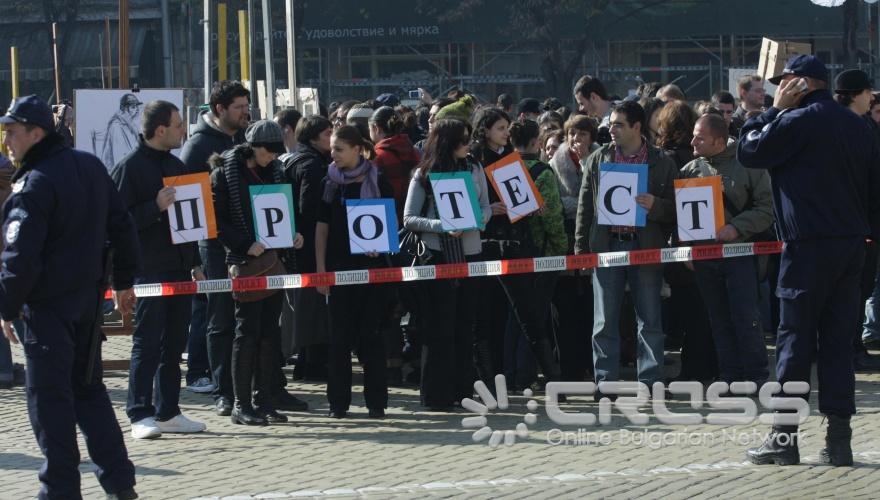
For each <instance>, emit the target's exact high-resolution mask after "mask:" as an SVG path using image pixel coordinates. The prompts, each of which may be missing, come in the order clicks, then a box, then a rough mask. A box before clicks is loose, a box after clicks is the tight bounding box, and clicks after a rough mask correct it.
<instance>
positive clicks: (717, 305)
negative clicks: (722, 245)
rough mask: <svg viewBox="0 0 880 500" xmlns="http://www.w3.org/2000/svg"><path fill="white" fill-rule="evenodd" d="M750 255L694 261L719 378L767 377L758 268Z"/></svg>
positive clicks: (758, 381) (760, 380)
mask: <svg viewBox="0 0 880 500" xmlns="http://www.w3.org/2000/svg"><path fill="white" fill-rule="evenodd" d="M755 264H756V262H755V258H754V257H736V258H731V259H722V260H713V261H699V262H695V263H694V271H695V272H696V275H697V285H698V286H699V287H700V292H701V293H702V295H703V301H704V302H705V303H706V309H707V310H708V312H709V322H710V323H711V324H712V339H713V340H714V341H715V352H716V353H717V354H718V372H719V378H720V379H721V380H722V381H723V382H727V383H731V382H740V381H744V382H755V383H756V384H758V387H760V386H761V385H763V384H764V382H766V381H767V378H768V377H769V376H770V372H769V369H768V364H767V346H766V345H765V344H764V334H763V332H762V328H761V321H760V314H759V312H758V271H757V269H756V267H755Z"/></svg>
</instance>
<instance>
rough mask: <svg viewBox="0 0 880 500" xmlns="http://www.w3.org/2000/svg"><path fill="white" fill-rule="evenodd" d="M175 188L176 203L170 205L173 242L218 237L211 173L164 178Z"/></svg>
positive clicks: (165, 183) (187, 241)
mask: <svg viewBox="0 0 880 500" xmlns="http://www.w3.org/2000/svg"><path fill="white" fill-rule="evenodd" d="M162 183H163V184H164V185H165V187H173V188H174V191H175V193H174V203H172V204H171V205H170V206H169V207H168V223H169V226H170V228H171V242H172V243H174V244H175V245H179V244H182V243H192V242H194V241H199V240H209V239H211V238H216V237H217V222H216V219H215V218H214V200H213V198H212V196H211V178H210V176H209V174H208V173H206V172H203V173H199V174H190V175H178V176H174V177H165V178H163V179H162Z"/></svg>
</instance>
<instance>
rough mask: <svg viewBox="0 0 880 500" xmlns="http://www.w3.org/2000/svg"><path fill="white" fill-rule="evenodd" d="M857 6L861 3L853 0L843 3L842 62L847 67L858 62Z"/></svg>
mask: <svg viewBox="0 0 880 500" xmlns="http://www.w3.org/2000/svg"><path fill="white" fill-rule="evenodd" d="M859 8H861V3H860V2H857V1H855V0H850V1H848V2H846V3H844V4H843V64H844V66H846V67H847V68H854V67H856V64H857V63H858V59H857V57H856V55H857V52H858V45H857V44H856V34H857V32H858V27H859ZM829 62H830V61H829Z"/></svg>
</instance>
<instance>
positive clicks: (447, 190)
mask: <svg viewBox="0 0 880 500" xmlns="http://www.w3.org/2000/svg"><path fill="white" fill-rule="evenodd" d="M428 178H429V179H430V181H431V189H432V190H433V191H434V204H435V205H436V207H437V217H438V218H439V219H440V221H441V223H442V226H443V230H444V231H468V230H471V229H483V228H484V227H485V226H484V224H483V215H482V210H480V202H479V201H478V200H477V190H476V189H475V188H474V179H473V177H471V173H470V172H446V173H438V174H429V175H428Z"/></svg>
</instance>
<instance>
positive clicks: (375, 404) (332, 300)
mask: <svg viewBox="0 0 880 500" xmlns="http://www.w3.org/2000/svg"><path fill="white" fill-rule="evenodd" d="M330 154H331V156H332V157H333V163H331V164H330V168H329V169H328V170H327V177H325V178H324V181H323V192H324V195H323V198H322V200H321V203H320V205H319V207H318V217H317V220H318V224H317V226H316V227H315V255H316V259H315V261H316V264H317V270H318V272H319V273H324V272H335V271H349V270H355V269H370V268H375V267H384V266H385V260H383V259H380V258H379V255H378V254H376V253H368V254H352V253H351V247H350V244H349V237H348V220H347V212H346V208H345V200H352V199H369V198H393V197H394V192H393V189H392V188H391V184H390V183H389V182H388V181H387V180H386V179H385V178H384V177H383V176H382V174H381V173H380V172H379V169H378V168H376V166H375V165H373V163H372V162H371V161H370V160H369V159H367V157H371V156H372V155H373V144H372V143H371V142H370V141H369V140H367V139H365V138H364V137H363V136H362V135H361V134H360V132H358V129H357V128H355V127H353V126H351V125H346V126H343V127H341V128H339V129H337V130H336V131H335V132H333V137H332V139H331V140H330ZM318 292H319V293H321V294H323V295H324V296H326V297H327V301H328V303H329V305H330V355H329V361H328V377H327V399H328V401H329V403H330V416H331V417H333V418H345V417H346V416H348V408H349V406H350V405H351V351H352V349H354V350H356V351H357V353H358V358H359V359H360V362H361V364H362V365H363V368H364V399H365V400H366V406H367V410H368V411H369V415H370V418H383V417H384V416H385V408H386V407H387V406H388V385H387V383H386V380H385V362H386V361H385V346H384V344H383V341H382V335H381V334H380V332H379V323H380V321H381V319H382V313H383V311H384V310H385V307H386V305H387V302H388V301H387V299H386V295H387V293H388V290H387V287H386V286H385V285H376V284H371V285H346V286H336V287H333V288H332V289H331V288H330V287H318Z"/></svg>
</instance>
